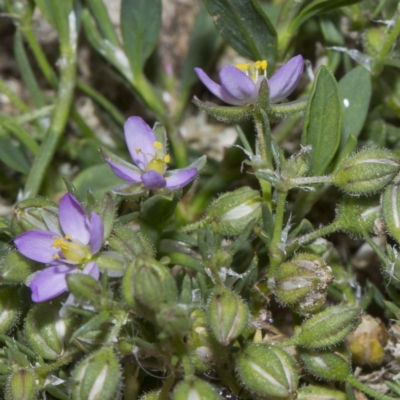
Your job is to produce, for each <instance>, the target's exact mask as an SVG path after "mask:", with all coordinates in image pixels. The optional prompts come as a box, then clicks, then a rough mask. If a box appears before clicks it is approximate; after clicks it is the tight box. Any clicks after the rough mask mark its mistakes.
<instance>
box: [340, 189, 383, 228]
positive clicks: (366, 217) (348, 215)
mask: <svg viewBox="0 0 400 400" xmlns="http://www.w3.org/2000/svg"><path fill="white" fill-rule="evenodd" d="M336 214H337V215H336V221H337V223H338V224H339V226H340V229H342V230H344V231H346V232H347V233H349V234H352V235H354V236H360V235H362V233H363V232H371V231H373V229H374V226H375V221H376V219H377V218H379V216H380V207H379V202H378V199H377V198H375V197H363V198H359V197H357V198H355V197H350V196H345V197H344V198H343V200H342V201H341V202H340V204H339V207H338V209H337V213H336Z"/></svg>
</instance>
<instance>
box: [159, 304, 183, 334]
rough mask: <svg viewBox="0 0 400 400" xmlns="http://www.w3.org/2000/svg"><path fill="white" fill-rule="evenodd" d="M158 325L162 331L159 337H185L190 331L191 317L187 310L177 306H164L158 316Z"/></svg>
mask: <svg viewBox="0 0 400 400" xmlns="http://www.w3.org/2000/svg"><path fill="white" fill-rule="evenodd" d="M156 323H157V325H158V327H159V329H160V331H161V333H160V334H159V335H158V336H159V337H160V338H162V339H165V338H167V337H171V336H176V335H178V336H181V337H183V336H185V335H186V334H187V333H188V331H189V323H190V320H189V315H188V312H187V310H186V309H185V308H181V307H179V306H177V305H176V304H166V305H163V306H162V308H161V310H160V311H159V312H158V313H157V315H156Z"/></svg>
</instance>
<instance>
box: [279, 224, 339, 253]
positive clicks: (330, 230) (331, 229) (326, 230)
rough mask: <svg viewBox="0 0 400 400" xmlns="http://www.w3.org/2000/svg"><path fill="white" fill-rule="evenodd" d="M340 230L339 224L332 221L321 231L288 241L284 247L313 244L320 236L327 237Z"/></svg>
mask: <svg viewBox="0 0 400 400" xmlns="http://www.w3.org/2000/svg"><path fill="white" fill-rule="evenodd" d="M340 229H341V225H340V223H339V222H338V221H334V222H332V223H331V224H329V225H327V226H324V227H323V228H321V229H317V230H316V231H314V232H311V233H308V234H306V235H303V236H299V237H297V238H294V239H292V240H290V241H289V242H287V244H286V247H287V248H289V247H291V246H292V245H294V244H297V245H298V246H303V245H305V244H307V243H310V242H313V241H314V240H316V239H318V238H320V237H322V236H326V235H329V234H330V233H333V232H336V231H338V230H340Z"/></svg>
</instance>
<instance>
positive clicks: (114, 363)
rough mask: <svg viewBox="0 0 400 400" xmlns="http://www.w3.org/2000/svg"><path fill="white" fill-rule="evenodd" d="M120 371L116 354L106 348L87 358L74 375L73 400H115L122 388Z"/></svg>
mask: <svg viewBox="0 0 400 400" xmlns="http://www.w3.org/2000/svg"><path fill="white" fill-rule="evenodd" d="M120 375H121V374H120V371H119V365H118V360H117V358H116V356H115V354H114V352H113V351H112V350H111V349H110V348H108V347H104V348H102V349H101V350H99V351H96V352H95V353H92V354H90V355H89V356H88V357H86V358H85V359H84V360H83V361H82V362H81V363H80V364H79V365H78V366H77V367H76V368H75V370H74V372H73V374H72V385H71V390H72V399H73V400H113V399H115V398H116V395H117V393H118V390H119V386H120V380H121V376H120Z"/></svg>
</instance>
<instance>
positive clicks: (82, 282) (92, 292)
mask: <svg viewBox="0 0 400 400" xmlns="http://www.w3.org/2000/svg"><path fill="white" fill-rule="evenodd" d="M66 279H67V284H68V289H69V291H70V292H71V293H72V294H73V295H74V296H75V297H76V298H77V299H79V300H83V301H86V302H90V303H99V302H100V301H101V287H100V284H99V282H98V281H97V280H96V279H94V278H93V277H92V276H91V275H86V274H69V275H67V278H66Z"/></svg>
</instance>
